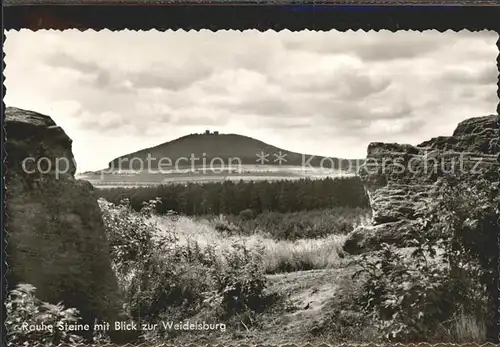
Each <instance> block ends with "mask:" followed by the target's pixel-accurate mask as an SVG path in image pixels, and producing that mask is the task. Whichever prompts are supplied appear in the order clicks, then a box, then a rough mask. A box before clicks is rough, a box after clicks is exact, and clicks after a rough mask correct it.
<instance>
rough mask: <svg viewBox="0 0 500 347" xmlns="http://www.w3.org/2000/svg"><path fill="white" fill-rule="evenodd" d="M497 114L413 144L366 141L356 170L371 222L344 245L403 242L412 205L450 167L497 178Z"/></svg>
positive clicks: (411, 222) (357, 247) (421, 201)
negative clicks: (364, 156)
mask: <svg viewBox="0 0 500 347" xmlns="http://www.w3.org/2000/svg"><path fill="white" fill-rule="evenodd" d="M498 137H499V129H498V116H493V115H492V116H486V117H478V118H470V119H467V120H465V121H463V122H461V123H459V124H458V126H457V128H456V130H455V131H454V133H453V135H452V136H440V137H437V138H433V139H431V140H429V141H426V142H423V143H421V144H419V145H417V146H412V145H406V144H404V145H401V144H396V143H371V144H370V145H369V146H368V155H367V160H366V162H365V164H364V165H363V166H362V167H361V168H360V170H359V175H360V177H361V180H362V181H363V183H364V185H365V188H366V190H367V193H368V195H369V197H370V205H371V208H372V211H373V218H372V224H371V225H367V226H361V227H359V228H357V229H356V230H354V232H353V233H352V234H351V235H350V237H349V238H348V240H347V241H346V243H345V244H344V250H345V251H347V252H349V253H352V254H355V253H359V252H363V251H365V250H373V249H377V248H378V247H379V246H380V244H381V243H383V242H385V243H389V244H395V245H398V246H405V240H406V239H407V237H405V236H407V235H408V234H409V233H411V232H413V231H414V226H415V219H416V215H417V213H418V211H421V210H422V209H425V208H426V204H427V202H428V199H429V195H430V194H431V193H432V192H433V191H434V190H435V189H437V188H438V187H439V184H440V180H441V179H442V177H443V176H444V175H446V174H449V173H453V172H460V173H465V174H466V175H468V176H469V177H475V176H477V177H485V178H488V179H490V180H491V181H492V182H493V181H498V171H497V170H498V167H499V165H498V162H497V156H498V153H499V151H498V146H497V145H496V144H497V142H498Z"/></svg>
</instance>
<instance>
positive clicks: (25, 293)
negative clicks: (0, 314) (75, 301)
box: [5, 284, 83, 346]
mask: <svg viewBox="0 0 500 347" xmlns="http://www.w3.org/2000/svg"><path fill="white" fill-rule="evenodd" d="M35 291H36V288H35V287H33V286H32V285H29V284H19V285H18V286H17V287H16V289H13V290H12V291H10V293H9V296H8V298H7V300H6V303H5V306H6V309H7V320H6V321H5V326H6V328H7V341H8V342H9V344H11V345H14V346H32V345H35V344H37V345H38V346H56V345H58V344H60V343H63V342H64V343H70V344H77V343H80V342H82V341H83V339H82V337H81V336H79V335H76V334H73V333H72V332H71V331H69V330H67V329H64V327H65V325H66V324H68V325H74V324H77V323H78V321H79V320H80V317H79V316H78V310H77V309H75V308H64V306H63V305H62V304H61V303H59V304H56V305H54V304H49V303H47V302H43V301H41V300H39V299H37V298H36V297H35ZM23 324H25V325H26V327H33V329H26V328H23ZM34 327H36V329H35V328H34Z"/></svg>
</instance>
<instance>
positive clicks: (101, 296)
mask: <svg viewBox="0 0 500 347" xmlns="http://www.w3.org/2000/svg"><path fill="white" fill-rule="evenodd" d="M5 128H6V135H7V143H6V151H7V158H6V171H7V172H6V215H7V218H6V226H5V228H6V232H7V233H6V234H7V242H8V244H7V256H8V265H9V269H8V274H7V280H8V287H9V289H11V288H13V287H15V285H16V284H17V283H29V284H31V285H33V286H35V287H36V288H37V291H36V292H37V296H38V297H39V299H41V300H43V301H48V302H52V303H57V302H60V301H62V302H63V303H64V305H65V306H66V307H75V308H77V309H78V310H79V311H80V315H81V317H82V319H83V323H88V324H91V325H93V323H94V320H95V319H98V320H105V321H108V322H112V321H114V320H117V319H121V318H120V310H121V302H120V297H119V291H118V286H117V281H116V278H115V275H114V272H113V271H112V269H111V263H110V258H109V250H108V245H107V240H106V235H105V229H104V224H103V221H102V217H101V211H100V209H99V206H98V204H97V200H96V196H95V195H94V192H93V188H92V186H91V185H90V184H89V183H88V182H86V181H80V180H76V179H75V178H74V174H75V171H76V165H75V162H74V158H73V153H72V151H71V139H70V138H69V137H68V136H67V135H66V133H65V132H64V130H63V129H62V128H60V127H59V126H57V125H56V124H55V123H54V121H53V120H52V119H51V118H50V117H48V116H45V115H41V114H38V113H35V112H31V111H26V110H21V109H17V108H7V109H6V111H5ZM111 335H113V336H112V337H113V339H115V340H116V341H119V340H123V339H127V338H125V337H123V336H122V335H118V334H116V333H113V332H111Z"/></svg>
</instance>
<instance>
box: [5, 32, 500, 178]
mask: <svg viewBox="0 0 500 347" xmlns="http://www.w3.org/2000/svg"><path fill="white" fill-rule="evenodd" d="M6 36H7V39H6V42H5V53H6V58H5V60H6V69H5V75H6V86H7V94H6V97H5V103H6V104H7V105H10V106H16V107H20V108H26V109H30V110H34V111H37V112H41V113H45V114H48V115H50V116H52V117H53V119H54V120H55V121H56V122H57V123H58V124H60V125H61V126H62V127H63V128H64V129H65V130H66V132H67V133H68V135H69V136H70V137H71V138H72V139H73V146H74V152H75V156H76V158H77V162H78V163H79V170H82V171H84V170H90V169H99V168H102V167H103V166H106V165H107V163H108V161H109V160H111V159H112V158H114V157H117V156H119V155H122V154H125V153H128V152H133V151H136V150H139V149H142V148H145V147H150V146H154V145H157V144H159V143H162V142H165V141H169V140H172V139H175V138H177V137H180V136H183V135H186V134H188V133H192V132H202V131H204V130H205V129H206V128H211V129H217V130H219V131H220V132H230V133H240V134H243V135H247V136H253V137H255V138H258V139H260V140H263V141H266V142H268V143H271V144H273V145H276V146H280V147H283V148H286V149H289V150H293V151H298V152H306V153H309V154H319V155H331V156H340V157H349V158H356V157H364V156H365V154H366V147H367V145H368V143H369V142H370V141H387V142H405V143H414V144H416V143H419V142H422V141H424V140H427V139H428V138H430V137H433V136H438V135H446V134H451V133H452V131H453V129H454V128H455V126H456V124H457V123H458V122H459V121H461V120H463V119H465V118H469V117H475V116H483V115H486V114H492V113H495V111H496V106H497V104H498V99H497V97H496V91H497V86H496V81H497V76H498V71H497V68H496V57H497V55H498V51H497V47H496V40H497V39H498V35H497V34H496V33H494V32H478V33H471V32H467V31H463V32H459V33H455V32H451V31H450V32H445V33H439V32H437V31H426V32H422V33H421V32H397V33H391V32H388V31H381V32H378V33H377V32H368V33H365V32H347V33H340V32H335V31H331V32H314V31H302V32H289V31H282V32H279V33H277V32H273V31H268V32H264V33H261V32H258V31H256V30H248V31H244V32H239V31H219V32H216V33H213V32H211V31H208V30H202V31H200V32H195V31H190V32H185V31H176V32H173V31H167V32H158V31H148V32H134V31H120V32H116V31H114V32H111V31H101V32H95V31H85V32H80V31H77V30H68V31H64V32H59V31H37V32H32V31H28V30H21V31H19V32H16V31H10V32H7V34H6Z"/></svg>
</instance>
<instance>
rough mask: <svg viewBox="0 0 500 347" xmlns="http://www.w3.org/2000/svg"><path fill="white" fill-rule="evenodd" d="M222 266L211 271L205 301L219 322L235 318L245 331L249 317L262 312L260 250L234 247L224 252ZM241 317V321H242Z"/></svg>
mask: <svg viewBox="0 0 500 347" xmlns="http://www.w3.org/2000/svg"><path fill="white" fill-rule="evenodd" d="M223 257H224V262H222V263H219V264H218V266H215V267H214V268H213V272H212V273H213V278H214V279H215V288H214V290H213V291H212V292H211V293H210V295H209V296H208V297H207V299H206V302H207V303H209V304H210V305H211V306H212V307H213V308H215V310H216V311H217V312H218V314H219V316H220V317H221V318H222V319H229V318H231V317H234V316H237V317H238V318H239V319H240V320H239V322H240V323H242V324H243V325H244V326H245V327H247V325H248V324H253V323H254V320H253V319H252V317H253V316H254V314H255V313H261V312H262V311H263V310H264V309H265V308H266V296H265V294H264V289H265V288H266V284H267V279H266V277H265V273H264V269H263V265H262V249H260V248H254V249H248V248H247V247H246V246H245V245H244V244H241V243H235V244H234V245H233V249H230V250H225V251H224V253H223ZM242 315H243V316H244V317H242Z"/></svg>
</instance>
